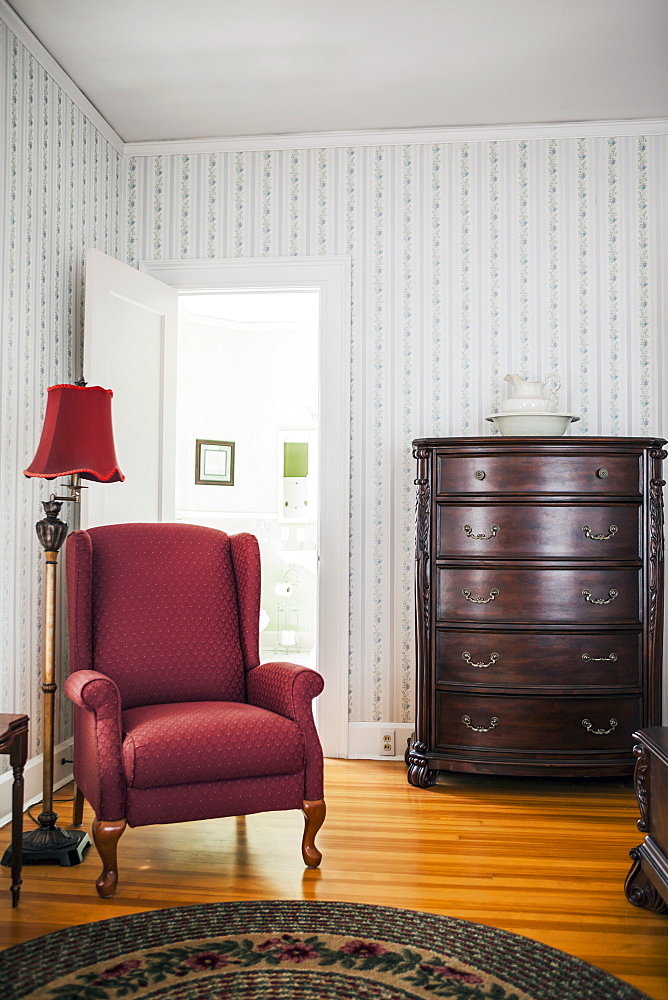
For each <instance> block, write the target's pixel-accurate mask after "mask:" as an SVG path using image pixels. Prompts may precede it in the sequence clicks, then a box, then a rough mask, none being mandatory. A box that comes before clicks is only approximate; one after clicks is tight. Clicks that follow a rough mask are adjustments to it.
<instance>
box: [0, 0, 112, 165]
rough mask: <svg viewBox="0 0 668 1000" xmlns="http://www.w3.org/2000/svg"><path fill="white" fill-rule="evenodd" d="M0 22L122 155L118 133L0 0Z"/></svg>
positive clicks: (34, 36) (7, 5) (9, 8)
mask: <svg viewBox="0 0 668 1000" xmlns="http://www.w3.org/2000/svg"><path fill="white" fill-rule="evenodd" d="M0 20H2V21H4V22H5V24H6V25H7V27H8V28H9V30H10V31H12V32H13V33H14V34H15V35H16V37H17V38H18V40H19V41H20V42H21V44H22V45H25V47H26V49H27V50H28V52H30V54H31V55H32V56H34V58H35V59H36V60H37V62H38V63H39V64H40V66H41V67H42V69H43V70H44V71H45V72H46V73H48V75H49V76H50V77H51V79H52V80H53V81H54V82H55V83H56V84H57V85H58V86H59V87H60V89H61V90H62V91H63V92H64V93H65V94H67V96H68V97H69V98H70V100H72V101H73V102H74V104H76V106H77V107H78V108H79V110H80V111H81V113H82V114H83V115H85V117H86V118H87V119H88V121H89V122H90V123H91V125H94V126H95V128H96V129H97V130H98V132H99V133H100V134H101V135H102V136H104V138H105V139H106V140H107V142H108V143H109V144H110V145H111V146H113V148H114V149H115V150H116V152H117V153H120V154H121V155H124V154H125V143H124V142H123V140H122V139H121V137H120V136H119V135H118V133H117V132H115V131H114V129H113V128H112V127H111V125H110V124H109V122H108V121H107V120H106V118H103V117H102V115H101V114H100V112H99V111H98V110H97V108H96V107H95V105H94V104H91V102H90V101H89V100H88V98H87V97H86V95H85V94H84V93H83V91H81V90H79V88H78V87H77V85H76V83H75V82H74V80H72V79H71V77H69V76H68V75H67V73H66V72H65V70H64V69H63V67H62V66H61V65H60V63H58V62H56V60H55V59H54V58H53V56H52V55H51V53H50V52H49V51H48V49H45V48H44V46H43V45H42V43H41V42H40V40H39V38H37V36H36V35H34V34H33V33H32V31H31V30H30V28H29V27H28V25H27V24H26V23H25V21H22V20H21V18H20V17H19V16H18V14H17V13H16V12H15V11H14V10H12V8H11V7H10V6H9V4H8V3H6V0H0Z"/></svg>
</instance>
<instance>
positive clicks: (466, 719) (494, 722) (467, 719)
mask: <svg viewBox="0 0 668 1000" xmlns="http://www.w3.org/2000/svg"><path fill="white" fill-rule="evenodd" d="M462 722H463V723H464V725H465V726H467V727H468V728H469V729H472V730H473V732H474V733H488V732H489V731H490V729H494V728H495V727H496V726H498V724H499V720H498V719H497V717H496V716H495V715H493V716H492V718H491V719H490V720H489V725H488V726H473V725H471V716H470V715H462ZM615 725H616V723H615Z"/></svg>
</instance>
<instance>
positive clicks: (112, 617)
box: [66, 523, 260, 708]
mask: <svg viewBox="0 0 668 1000" xmlns="http://www.w3.org/2000/svg"><path fill="white" fill-rule="evenodd" d="M66 562H67V594H68V618H69V630H70V669H71V670H80V669H92V670H100V671H102V672H103V673H104V674H106V675H107V676H109V677H112V678H113V679H114V680H115V681H116V683H117V684H118V686H119V688H120V691H121V697H122V707H123V708H132V707H135V706H137V705H149V704H157V703H162V702H176V701H214V700H215V701H243V700H244V699H245V674H244V668H246V669H250V667H252V666H255V665H256V664H257V663H258V662H259V656H258V633H259V626H258V620H259V608H260V563H259V550H258V545H257V540H256V539H255V537H254V536H253V535H249V534H240V535H233V536H229V535H227V534H225V532H223V531H217V530H216V529H215V528H205V527H202V526H200V525H191V524H151V523H142V524H111V525H104V526H100V527H97V528H89V529H88V530H82V531H75V532H73V533H72V534H71V535H70V537H69V538H68V541H67V553H66Z"/></svg>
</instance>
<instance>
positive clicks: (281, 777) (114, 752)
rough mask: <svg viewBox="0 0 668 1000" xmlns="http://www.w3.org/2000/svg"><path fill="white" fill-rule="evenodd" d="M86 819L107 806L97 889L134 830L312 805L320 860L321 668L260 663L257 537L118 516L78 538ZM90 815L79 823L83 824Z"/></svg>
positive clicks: (73, 664)
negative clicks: (317, 708)
mask: <svg viewBox="0 0 668 1000" xmlns="http://www.w3.org/2000/svg"><path fill="white" fill-rule="evenodd" d="M66 567H67V594H68V618H69V633H70V670H71V672H70V676H69V677H68V678H67V680H66V682H65V691H66V693H67V695H68V696H69V698H70V699H71V700H72V702H73V703H74V780H75V782H76V786H77V797H76V802H75V822H77V821H78V822H79V823H80V822H81V816H82V811H83V797H82V796H85V797H86V799H87V800H88V802H89V803H90V804H91V806H92V807H93V809H94V811H95V821H94V824H93V838H94V840H95V845H96V847H97V849H98V852H99V854H100V858H101V860H102V873H101V875H100V877H99V878H98V880H97V883H96V885H97V891H98V893H99V894H100V896H103V897H106V896H112V895H113V894H114V892H115V891H116V886H117V882H118V865H117V844H118V840H119V838H120V836H121V834H122V833H123V831H124V830H125V827H126V824H129V825H130V826H131V827H133V826H146V825H148V824H152V823H179V822H183V821H186V820H195V819H211V818H213V817H220V816H240V815H245V814H248V813H254V812H265V811H269V810H275V809H302V810H303V812H304V816H305V826H304V837H303V840H302V856H303V858H304V863H305V864H306V865H307V866H308V867H309V868H316V867H317V866H318V865H319V864H320V860H321V857H322V856H321V854H320V852H319V851H318V849H317V847H316V846H315V836H316V833H317V832H318V830H319V829H320V827H321V826H322V823H323V821H324V818H325V803H324V800H323V787H322V782H323V778H322V770H323V768H322V749H321V747H320V741H319V739H318V734H317V732H316V729H315V725H314V722H313V713H312V704H311V703H312V700H313V698H315V697H316V696H317V695H318V694H320V692H321V691H322V688H323V680H322V677H321V676H320V674H318V673H317V672H316V671H314V670H310V669H308V668H306V667H299V666H296V665H295V664H291V663H283V662H276V663H260V657H259V625H258V622H259V613H260V555H259V549H258V544H257V539H256V538H255V537H254V536H253V535H250V534H245V533H244V534H238V535H227V534H225V532H223V531H217V530H216V529H214V528H205V527H201V526H198V525H190V524H113V525H105V526H101V527H97V528H90V529H88V530H86V531H75V532H73V533H72V534H71V535H70V537H69V539H68V542H67V550H66ZM77 814H78V819H77Z"/></svg>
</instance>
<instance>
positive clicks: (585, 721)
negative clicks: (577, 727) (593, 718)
mask: <svg viewBox="0 0 668 1000" xmlns="http://www.w3.org/2000/svg"><path fill="white" fill-rule="evenodd" d="M582 725H583V726H584V727H585V729H586V730H587V732H588V733H591V734H592V736H607V735H608V734H609V733H611V732H613V730H615V729H616V728H617V726H618V722H617V719H610V728H609V729H592V726H591V722H590V721H589V719H583V720H582Z"/></svg>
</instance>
